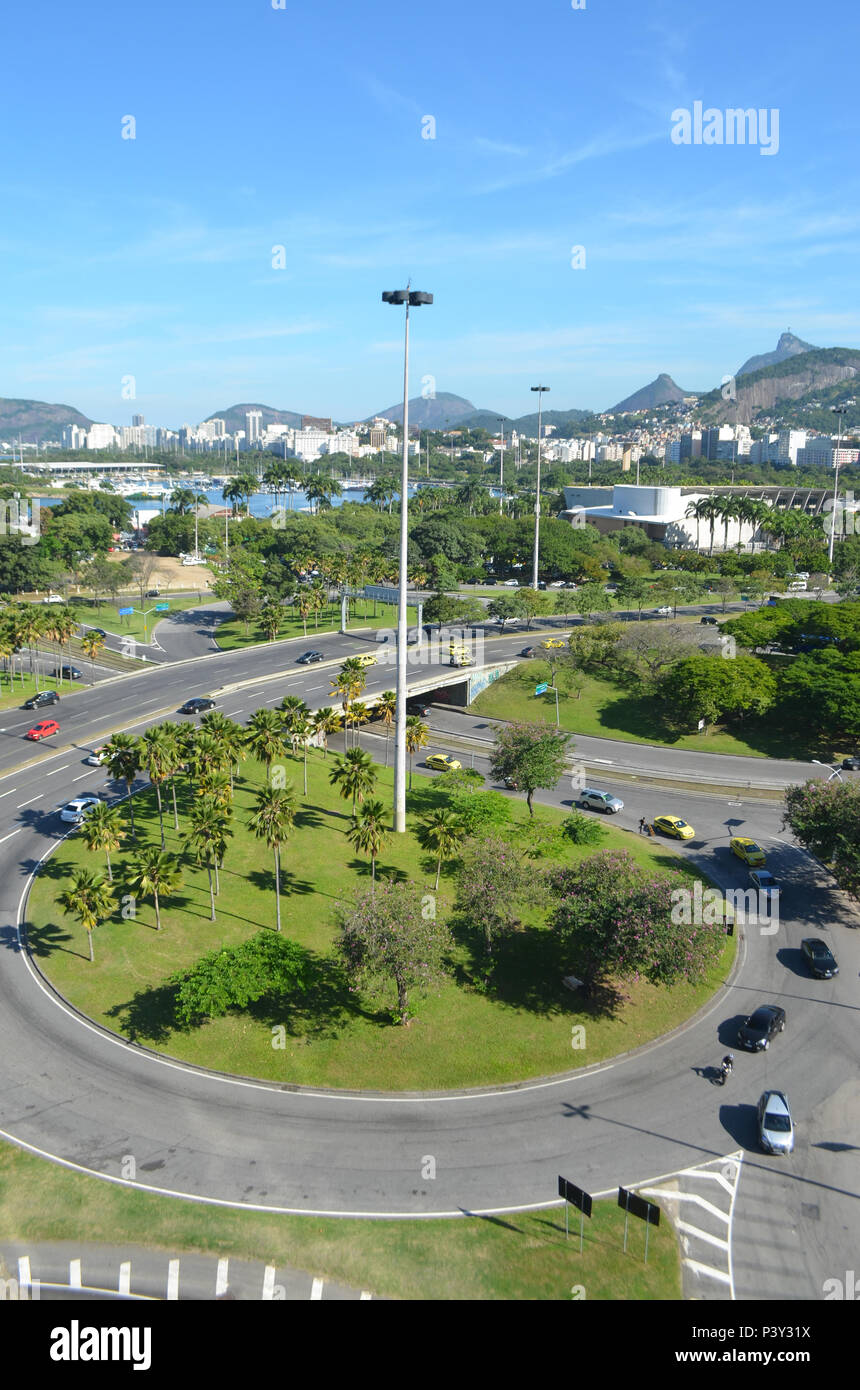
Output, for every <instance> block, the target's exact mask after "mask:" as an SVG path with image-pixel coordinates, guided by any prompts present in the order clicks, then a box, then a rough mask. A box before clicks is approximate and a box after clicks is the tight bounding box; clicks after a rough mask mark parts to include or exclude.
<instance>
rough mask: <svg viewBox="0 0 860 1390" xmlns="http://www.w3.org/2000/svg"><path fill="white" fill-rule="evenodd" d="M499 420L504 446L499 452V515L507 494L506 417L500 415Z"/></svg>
mask: <svg viewBox="0 0 860 1390" xmlns="http://www.w3.org/2000/svg"><path fill="white" fill-rule="evenodd" d="M498 421H499V424H500V425H501V427H502V447H501V452H500V454H499V516H501V515H502V505H503V502H504V496H505V417H504V416H503V415H500V416H498Z"/></svg>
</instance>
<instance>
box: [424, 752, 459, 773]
mask: <svg viewBox="0 0 860 1390" xmlns="http://www.w3.org/2000/svg"><path fill="white" fill-rule="evenodd" d="M427 766H428V767H429V768H432V769H433V771H434V772H458V771H459V770H460V768H461V767H462V766H463V764H462V763H460V762H458V761H457V759H456V758H452V757H451V756H450V755H449V754H448V753H431V754H430V757H429V758H428V759H427Z"/></svg>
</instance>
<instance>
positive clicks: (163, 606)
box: [155, 603, 170, 613]
mask: <svg viewBox="0 0 860 1390" xmlns="http://www.w3.org/2000/svg"><path fill="white" fill-rule="evenodd" d="M169 607H170V604H169V603H157V604H156V605H155V611H156V613H165V612H166V611H167V609H168V608H169Z"/></svg>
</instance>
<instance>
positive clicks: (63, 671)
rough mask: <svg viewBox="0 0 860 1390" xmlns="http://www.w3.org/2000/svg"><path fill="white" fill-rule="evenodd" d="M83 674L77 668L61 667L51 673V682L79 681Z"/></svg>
mask: <svg viewBox="0 0 860 1390" xmlns="http://www.w3.org/2000/svg"><path fill="white" fill-rule="evenodd" d="M80 678H81V673H80V671H79V670H78V668H77V666H59V667H58V668H57V669H56V670H55V671H52V672H51V680H55V681H56V680H64V681H79V680H80Z"/></svg>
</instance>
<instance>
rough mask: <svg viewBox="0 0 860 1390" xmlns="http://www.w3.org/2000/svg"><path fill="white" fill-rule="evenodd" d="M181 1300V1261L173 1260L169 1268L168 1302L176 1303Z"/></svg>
mask: <svg viewBox="0 0 860 1390" xmlns="http://www.w3.org/2000/svg"><path fill="white" fill-rule="evenodd" d="M178 1299H179V1261H178V1260H171V1261H170V1263H169V1264H168V1266H167V1300H168V1302H169V1303H176V1302H177V1301H178Z"/></svg>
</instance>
